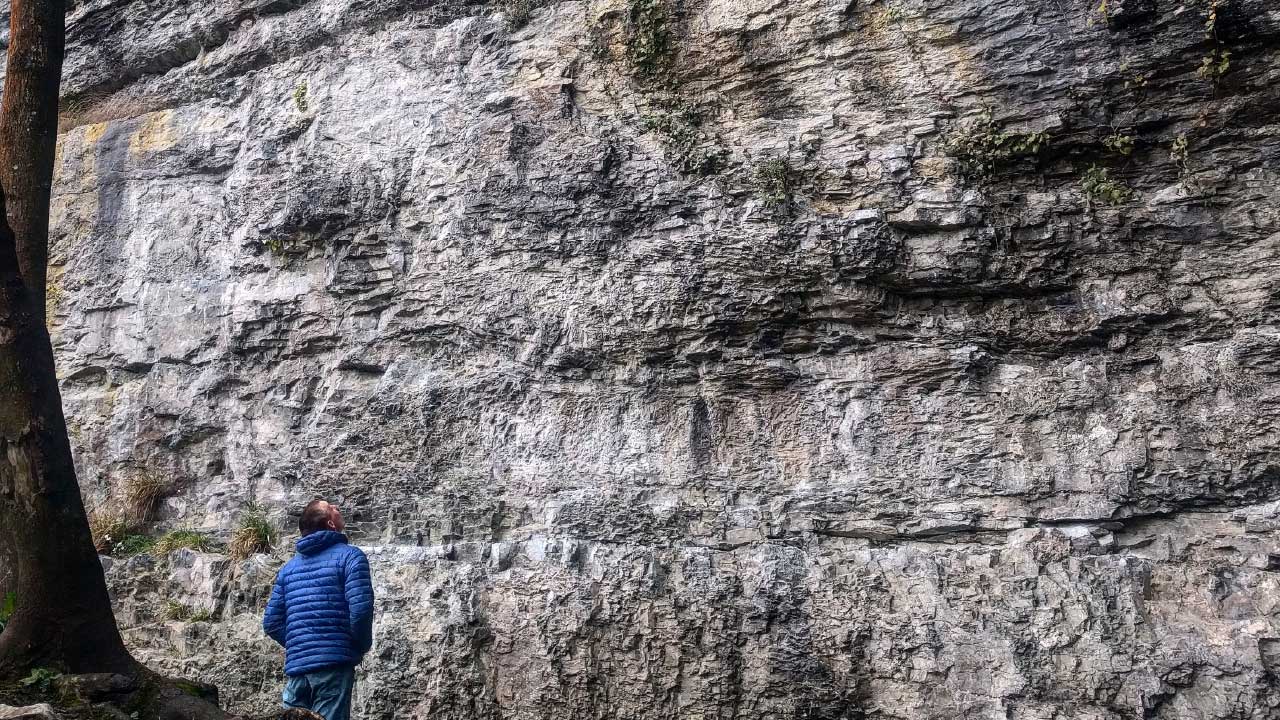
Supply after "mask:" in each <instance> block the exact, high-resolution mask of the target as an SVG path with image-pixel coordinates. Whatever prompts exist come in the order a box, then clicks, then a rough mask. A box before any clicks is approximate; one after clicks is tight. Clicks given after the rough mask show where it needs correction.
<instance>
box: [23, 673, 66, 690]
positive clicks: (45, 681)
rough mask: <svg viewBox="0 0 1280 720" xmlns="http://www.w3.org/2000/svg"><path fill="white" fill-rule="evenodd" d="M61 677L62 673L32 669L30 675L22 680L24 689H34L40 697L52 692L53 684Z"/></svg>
mask: <svg viewBox="0 0 1280 720" xmlns="http://www.w3.org/2000/svg"><path fill="white" fill-rule="evenodd" d="M60 677H62V673H60V672H58V671H57V670H51V669H49V668H46V667H38V668H32V670H31V674H30V675H27V676H26V677H25V678H23V679H22V681H21V682H22V685H23V686H24V687H29V688H34V689H35V690H36V691H37V692H39V693H40V694H41V695H48V694H49V693H51V692H53V683H54V682H55V681H56V680H57V679H58V678H60Z"/></svg>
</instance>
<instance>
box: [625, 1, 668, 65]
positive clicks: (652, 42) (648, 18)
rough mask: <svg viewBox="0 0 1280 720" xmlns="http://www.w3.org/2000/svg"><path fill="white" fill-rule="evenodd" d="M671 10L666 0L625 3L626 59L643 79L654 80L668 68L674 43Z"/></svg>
mask: <svg viewBox="0 0 1280 720" xmlns="http://www.w3.org/2000/svg"><path fill="white" fill-rule="evenodd" d="M671 23H672V18H671V9H670V8H669V7H668V6H667V3H666V1H665V0H628V4H627V58H628V59H629V60H630V61H631V66H632V67H633V68H634V69H635V73H636V75H637V76H639V77H640V78H641V79H643V80H654V79H656V78H658V77H659V76H662V75H664V74H666V73H667V71H669V70H670V69H671V63H672V55H673V53H674V51H675V40H674V37H673V35H672V32H671Z"/></svg>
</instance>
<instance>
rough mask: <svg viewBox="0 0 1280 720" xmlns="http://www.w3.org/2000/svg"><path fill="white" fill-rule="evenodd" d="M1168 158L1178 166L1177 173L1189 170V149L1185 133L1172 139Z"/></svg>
mask: <svg viewBox="0 0 1280 720" xmlns="http://www.w3.org/2000/svg"><path fill="white" fill-rule="evenodd" d="M1169 159H1170V160H1172V161H1173V163H1174V164H1175V165H1177V166H1178V173H1179V174H1186V173H1187V171H1188V170H1190V166H1189V163H1190V161H1191V149H1190V142H1189V141H1188V140H1187V136H1186V135H1185V134H1183V135H1179V136H1178V137H1176V138H1174V139H1173V144H1172V145H1170V146H1169Z"/></svg>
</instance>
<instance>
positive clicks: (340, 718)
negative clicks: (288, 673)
mask: <svg viewBox="0 0 1280 720" xmlns="http://www.w3.org/2000/svg"><path fill="white" fill-rule="evenodd" d="M355 685H356V669H355V668H354V667H350V666H347V667H331V668H322V669H320V670H316V671H314V672H309V673H307V674H305V675H299V676H297V677H291V678H289V679H288V682H286V683H285V684H284V694H283V695H282V696H281V699H282V700H283V701H284V706H285V707H287V708H295V707H296V708H303V709H304V710H310V711H311V712H313V713H316V714H317V715H323V716H324V720H351V689H352V688H354V687H355Z"/></svg>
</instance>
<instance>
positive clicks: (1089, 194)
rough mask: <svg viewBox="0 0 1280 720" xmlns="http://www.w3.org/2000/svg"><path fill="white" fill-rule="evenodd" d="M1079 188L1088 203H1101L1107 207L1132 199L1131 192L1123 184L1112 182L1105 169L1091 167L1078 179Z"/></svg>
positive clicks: (1095, 166)
mask: <svg viewBox="0 0 1280 720" xmlns="http://www.w3.org/2000/svg"><path fill="white" fill-rule="evenodd" d="M1080 188H1081V189H1082V190H1084V195H1085V197H1086V198H1088V199H1089V201H1090V202H1103V203H1106V204H1107V205H1121V204H1124V203H1126V202H1128V201H1129V200H1130V199H1131V198H1132V197H1133V191H1132V190H1130V189H1129V188H1128V187H1127V186H1126V185H1125V184H1124V183H1122V182H1120V181H1118V180H1113V179H1112V178H1111V173H1110V171H1109V170H1107V169H1106V168H1100V167H1098V166H1097V165H1091V166H1090V167H1089V169H1088V170H1086V171H1085V173H1084V176H1083V177H1081V179H1080Z"/></svg>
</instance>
